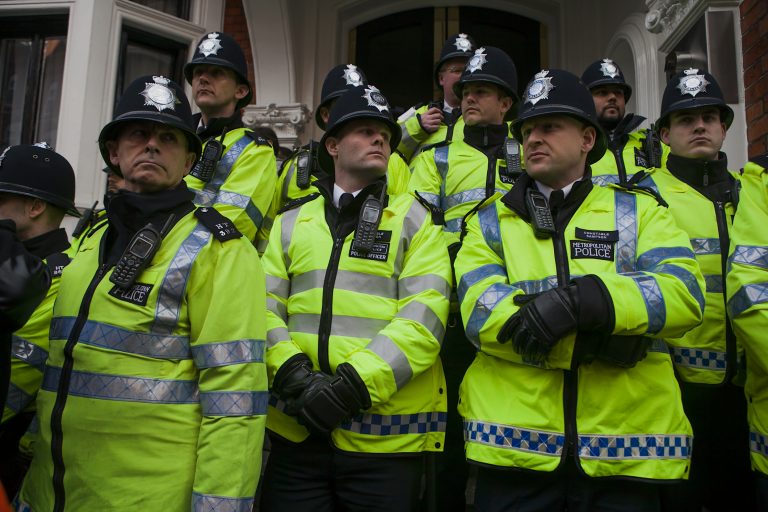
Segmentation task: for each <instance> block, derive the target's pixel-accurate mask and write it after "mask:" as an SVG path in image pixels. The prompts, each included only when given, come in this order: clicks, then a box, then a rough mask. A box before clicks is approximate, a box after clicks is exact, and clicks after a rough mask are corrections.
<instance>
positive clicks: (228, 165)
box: [184, 128, 277, 252]
mask: <svg viewBox="0 0 768 512" xmlns="http://www.w3.org/2000/svg"><path fill="white" fill-rule="evenodd" d="M218 139H219V138H218V137H217V138H216V140H218ZM205 144H206V145H207V144H208V141H206V142H205ZM223 145H224V152H223V154H222V156H221V158H220V159H219V162H218V164H217V165H216V171H215V172H214V174H213V177H212V178H211V180H210V181H209V182H205V181H202V180H200V179H198V178H196V177H195V176H193V175H192V174H188V175H187V176H186V177H185V178H184V180H185V181H186V182H187V186H188V187H189V189H190V190H192V191H194V192H195V204H197V205H199V206H213V207H215V208H216V209H217V210H218V211H220V212H221V213H222V214H223V215H224V216H225V217H227V218H229V219H230V220H231V221H232V222H234V223H235V226H236V227H237V229H238V230H240V232H241V233H243V235H245V237H246V238H247V239H248V240H251V241H252V242H254V243H255V244H256V245H257V247H258V249H259V252H263V251H264V246H265V245H266V241H267V240H268V239H269V227H270V226H271V223H272V221H271V220H270V219H265V216H266V215H267V213H268V211H269V206H270V203H271V201H272V195H273V192H274V189H275V184H276V182H277V172H276V169H277V167H276V164H275V153H274V151H273V150H272V146H270V145H269V143H268V142H267V141H266V140H265V139H263V138H261V137H258V136H255V135H254V134H253V132H252V131H250V130H248V129H246V128H236V129H234V130H230V131H228V132H227V133H226V135H225V136H224V141H223Z"/></svg>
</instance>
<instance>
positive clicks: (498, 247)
mask: <svg viewBox="0 0 768 512" xmlns="http://www.w3.org/2000/svg"><path fill="white" fill-rule="evenodd" d="M477 220H478V222H479V223H480V230H481V231H482V232H483V238H484V239H485V243H486V244H487V245H488V247H490V248H491V249H492V250H493V252H495V253H496V256H498V257H499V259H500V260H502V261H505V260H504V247H503V245H502V244H501V228H500V227H499V216H498V214H497V212H496V203H491V204H489V205H488V206H486V207H485V208H482V209H480V210H479V211H478V212H477Z"/></svg>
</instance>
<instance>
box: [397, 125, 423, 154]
mask: <svg viewBox="0 0 768 512" xmlns="http://www.w3.org/2000/svg"><path fill="white" fill-rule="evenodd" d="M404 121H407V119H405V120H404ZM400 126H401V128H402V132H403V137H402V138H401V139H400V144H403V145H404V146H405V149H406V151H407V152H409V153H411V158H413V156H414V155H413V153H415V152H416V150H417V149H419V141H417V140H416V139H414V138H413V137H411V134H410V133H408V130H407V129H406V127H405V123H402V124H401V125H400Z"/></svg>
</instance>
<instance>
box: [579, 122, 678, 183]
mask: <svg viewBox="0 0 768 512" xmlns="http://www.w3.org/2000/svg"><path fill="white" fill-rule="evenodd" d="M643 121H645V117H643V116H638V115H635V114H627V115H626V116H625V117H624V119H623V120H622V122H621V123H620V124H619V126H617V127H616V130H614V134H613V136H612V137H610V138H609V140H608V147H607V148H606V150H605V153H604V154H603V157H602V158H601V159H600V160H598V161H597V162H595V163H593V164H592V165H591V167H592V182H593V183H596V184H598V185H607V184H608V183H621V182H625V181H627V180H628V179H630V178H631V177H632V176H634V175H635V174H636V173H637V172H638V171H641V170H648V169H649V168H651V167H653V165H652V159H651V157H650V155H648V154H647V153H648V151H650V148H649V147H646V146H647V145H648V143H647V141H646V138H647V136H648V129H647V128H641V129H639V130H637V129H636V128H637V127H638V126H640V125H641V124H642V122H643ZM655 141H656V143H655V144H654V146H655V148H654V149H653V150H654V151H659V152H660V153H661V167H664V166H665V165H666V162H667V157H668V156H669V146H667V145H666V144H664V143H663V142H661V140H659V138H658V137H655Z"/></svg>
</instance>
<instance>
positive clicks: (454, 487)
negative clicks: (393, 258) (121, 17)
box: [408, 47, 520, 510]
mask: <svg viewBox="0 0 768 512" xmlns="http://www.w3.org/2000/svg"><path fill="white" fill-rule="evenodd" d="M454 88H455V94H456V95H457V96H459V97H461V98H462V100H461V109H462V111H463V112H464V122H465V123H466V124H465V125H464V127H463V132H462V133H461V136H456V137H454V139H453V140H450V141H448V140H447V141H445V142H441V143H438V144H437V145H436V146H435V147H433V148H431V149H429V150H427V151H424V152H422V153H421V154H420V155H419V156H418V157H417V158H416V159H415V160H414V161H413V163H412V165H411V168H412V171H413V172H412V176H411V181H410V183H409V185H408V186H409V188H410V189H411V190H413V191H415V192H416V193H417V194H419V196H421V197H423V198H424V199H426V200H427V201H429V203H431V205H432V208H433V209H435V210H436V211H437V212H438V213H437V216H438V217H443V222H444V226H443V232H444V235H445V239H446V244H447V245H448V248H449V251H450V253H451V258H453V257H455V255H456V253H457V252H458V249H459V247H460V245H461V244H460V239H461V236H462V235H461V233H462V226H463V222H464V218H465V216H467V215H468V214H469V212H471V211H472V210H473V209H474V208H475V207H477V205H479V204H480V202H481V201H482V200H484V199H486V198H488V197H491V196H493V195H494V194H495V193H496V192H497V191H502V192H505V191H507V190H509V189H510V188H511V187H512V183H513V182H514V180H515V178H516V176H517V175H518V174H519V173H520V170H519V169H520V165H519V145H518V143H517V141H515V140H514V138H512V137H511V136H510V134H509V126H508V124H507V122H506V121H505V119H506V118H507V117H508V115H509V112H510V111H511V109H512V107H513V105H514V103H515V102H516V101H517V99H518V96H517V92H516V91H517V70H516V68H515V64H514V63H513V62H512V59H510V58H509V56H508V55H507V54H506V53H504V51H502V50H500V49H498V48H494V47H487V48H486V47H483V48H479V49H477V50H476V51H475V53H474V54H473V56H472V58H471V59H469V62H468V64H467V67H466V68H465V70H464V72H463V73H462V75H461V78H460V79H459V80H458V82H456V84H454ZM448 324H449V329H448V331H447V332H446V339H445V343H443V349H442V358H443V365H444V367H445V371H446V378H447V380H448V411H449V412H448V414H449V419H448V432H447V434H446V436H447V444H446V449H445V454H444V456H443V457H442V459H443V460H440V461H438V463H439V464H438V476H437V479H436V480H437V483H438V492H437V496H438V499H439V500H440V503H439V508H440V509H441V510H463V508H464V504H465V501H466V499H465V497H464V490H465V487H466V480H467V476H468V468H467V466H466V463H465V460H464V453H463V450H462V448H463V435H462V428H461V418H460V417H459V416H458V414H457V413H456V405H457V402H458V388H459V383H460V382H461V379H462V377H463V376H464V372H465V371H466V369H467V367H468V366H469V364H470V363H471V362H472V358H473V357H474V349H473V347H472V345H471V344H470V343H469V342H468V341H467V339H466V337H465V335H464V329H463V327H462V325H461V319H460V318H459V312H458V305H456V304H455V302H454V307H453V308H452V314H451V318H450V319H449V322H448Z"/></svg>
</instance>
